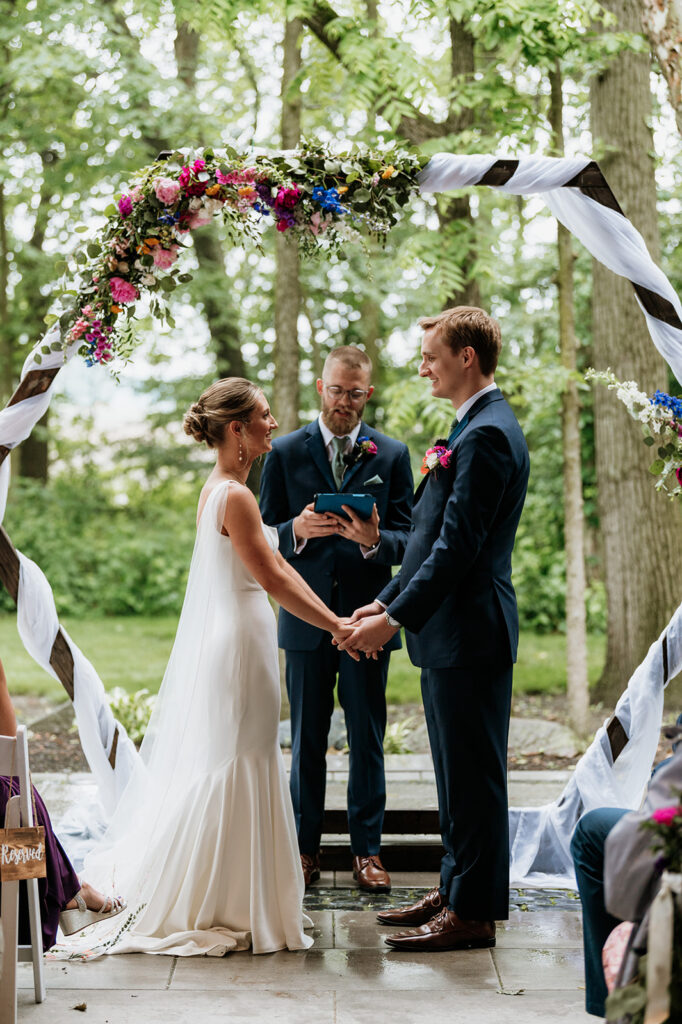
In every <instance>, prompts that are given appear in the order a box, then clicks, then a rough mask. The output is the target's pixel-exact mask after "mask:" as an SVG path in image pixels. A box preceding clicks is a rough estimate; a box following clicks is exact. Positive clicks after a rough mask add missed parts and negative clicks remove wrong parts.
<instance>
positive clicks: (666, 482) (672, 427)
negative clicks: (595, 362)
mask: <svg viewBox="0 0 682 1024" xmlns="http://www.w3.org/2000/svg"><path fill="white" fill-rule="evenodd" d="M585 379H586V380H595V381H598V382H599V383H601V384H606V386H607V387H608V389H609V390H610V391H615V392H616V397H617V398H619V399H620V401H621V402H622V403H623V405H624V406H625V407H626V409H627V410H628V412H629V413H630V415H631V416H632V418H633V419H635V420H637V421H638V422H639V423H640V424H641V427H642V434H643V440H644V444H645V445H647V446H648V447H649V448H653V447H654V446H656V445H657V447H656V458H655V459H654V461H653V462H652V463H651V465H650V466H649V472H650V473H651V474H652V476H655V477H657V480H656V490H658V491H665V493H666V494H668V495H669V497H670V498H675V497H677V496H678V495H679V494H682V399H680V398H675V397H674V396H673V395H668V394H666V393H665V392H664V391H656V392H655V393H654V394H653V395H652V396H651V397H650V396H649V395H647V394H645V393H644V392H643V391H640V389H639V386H638V385H637V383H636V382H635V381H633V380H625V381H621V380H618V379H617V377H616V376H615V374H614V373H612V372H611V370H593V369H590V370H588V371H587V373H586V374H585Z"/></svg>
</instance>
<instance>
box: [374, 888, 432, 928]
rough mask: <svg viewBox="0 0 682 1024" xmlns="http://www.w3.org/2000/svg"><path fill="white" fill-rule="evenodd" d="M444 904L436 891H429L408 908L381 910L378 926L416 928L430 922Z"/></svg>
mask: <svg viewBox="0 0 682 1024" xmlns="http://www.w3.org/2000/svg"><path fill="white" fill-rule="evenodd" d="M444 906H445V904H444V903H443V897H442V896H441V894H440V892H439V891H438V889H431V890H430V891H429V892H427V894H426V896H422V898H421V899H420V900H417V902H416V903H413V904H411V906H409V907H396V908H395V910H381V911H379V913H378V914H377V921H378V922H379V924H390V925H394V924H398V925H400V924H403V925H410V926H416V925H419V924H424V923H425V922H426V921H430V920H431V918H432V917H435V916H436V914H438V913H439V912H440V911H441V910H442V909H443V907H444Z"/></svg>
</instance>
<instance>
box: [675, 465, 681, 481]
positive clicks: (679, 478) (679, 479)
mask: <svg viewBox="0 0 682 1024" xmlns="http://www.w3.org/2000/svg"><path fill="white" fill-rule="evenodd" d="M675 476H676V477H677V482H678V484H682V466H678V467H677V469H676V470H675Z"/></svg>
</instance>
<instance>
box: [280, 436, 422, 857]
mask: <svg viewBox="0 0 682 1024" xmlns="http://www.w3.org/2000/svg"><path fill="white" fill-rule="evenodd" d="M359 436H360V437H368V438H369V439H370V440H371V441H374V443H375V445H376V447H377V451H376V454H374V455H371V454H369V453H365V454H362V455H359V453H358V452H357V451H356V452H355V454H356V455H359V457H358V458H357V459H354V461H353V462H352V464H351V465H349V466H348V468H347V469H346V471H345V473H344V476H343V480H342V484H341V487H340V488H337V486H336V484H335V482H334V477H333V475H332V468H331V465H330V462H329V457H328V455H327V451H326V448H325V444H324V440H323V438H322V434H321V431H320V427H319V423H318V421H317V420H315V421H314V422H313V423H310V424H308V425H307V426H305V427H302V428H301V429H300V430H295V431H293V432H292V433H290V434H287V435H286V436H284V437H280V438H277V439H276V440H274V441H273V444H272V451H271V452H270V453H269V455H268V456H267V458H266V460H265V465H264V467H263V475H262V477H261V485H260V509H261V515H262V517H263V520H264V522H266V523H267V524H268V525H270V526H276V527H277V530H278V533H279V548H280V551H281V553H282V555H283V556H284V558H286V559H287V561H288V562H289V563H290V564H291V565H292V566H293V567H294V568H295V569H296V570H297V571H298V572H300V574H301V575H302V576H303V578H304V579H305V581H306V582H307V583H308V585H309V586H310V587H311V588H312V589H313V590H314V591H315V593H316V594H318V596H319V597H320V598H321V599H322V600H323V601H324V602H325V604H327V605H329V606H330V607H331V608H333V609H334V610H335V611H336V612H337V613H338V614H339V615H344V616H345V615H352V613H353V612H354V611H355V609H356V608H358V607H360V605H363V604H367V603H368V602H369V601H371V600H373V599H374V597H375V595H376V594H377V592H378V591H379V590H381V589H382V588H383V587H384V586H385V585H386V584H387V583H388V581H389V580H390V578H391V567H392V566H394V565H399V564H400V563H401V561H402V558H403V553H404V550H405V545H406V543H407V538H408V535H409V527H410V512H411V509H412V499H413V487H414V484H413V479H412V470H411V468H410V458H409V453H408V450H407V446H406V445H404V444H403V443H402V442H400V441H395V440H394V439H393V438H390V437H386V435H385V434H380V433H379V432H378V431H377V430H373V429H372V428H371V427H369V426H367V424H366V423H361V424H360V433H359ZM351 458H354V456H353V455H351ZM338 490H340V491H341V493H343V492H345V493H346V494H349V493H353V492H362V493H368V494H371V495H372V497H373V498H374V500H375V501H376V505H377V511H378V513H379V531H380V538H381V543H380V545H379V548H378V550H377V552H376V553H375V554H374V555H373V557H371V558H363V555H362V551H361V550H360V546H359V545H358V544H357V543H355V542H353V541H350V540H346V539H344V538H343V537H341V536H339V535H338V534H335V535H332V536H329V537H312V538H310V539H309V540H308V541H307V542H306V544H305V546H304V548H303V550H302V551H300V553H298V554H297V553H296V551H295V549H294V536H293V530H292V521H293V519H294V518H295V517H296V516H297V515H298V514H299V513H300V512H301V511H302V509H303V508H304V507H305V506H306V505H307V504H309V503H310V502H311V501H312V500H313V498H314V495H315V494H316V493H325V492H326V493H328V492H336V491H338ZM278 634H279V646H280V647H282V648H284V650H285V651H286V682H287V692H288V695H289V703H290V705H291V726H292V767H291V797H292V802H293V805H294V815H295V818H296V827H297V831H298V840H299V847H300V850H301V853H307V854H311V855H312V854H315V853H316V852H317V850H318V849H319V846H320V836H321V833H322V818H323V815H324V793H325V778H326V759H325V755H326V749H327V734H328V731H329V723H330V719H331V715H332V711H333V708H334V685H335V682H336V675H337V672H338V693H339V702H340V703H341V706H342V707H343V710H344V713H345V719H346V728H347V732H348V745H349V778H348V825H349V831H350V839H351V847H352V850H353V853H354V854H355V855H356V856H367V855H371V854H378V853H379V847H380V845H381V828H382V825H383V817H384V807H385V803H386V784H385V779H384V757H383V738H384V731H385V728H386V699H385V689H386V677H387V674H388V659H389V653H390V650H394V649H395V648H397V647H399V646H400V639H399V635H396V637H394V638H393V640H392V641H391V643H390V644H387V645H386V650H384V651H383V652H381V653H380V654H379V657H378V661H373V660H371V659H366V658H361V660H360V661H359V662H356V661H353V660H352V659H351V658H350V656H349V655H348V654H345V653H340V652H339V651H338V650H337V649H336V648H335V647H334V646H333V645H332V643H331V638H330V636H329V634H328V633H326V632H324V630H321V629H317V628H316V627H315V626H311V625H309V624H308V623H306V622H303V621H302V620H301V619H299V618H297V617H296V616H295V615H292V614H291V613H290V612H287V611H286V610H285V609H284V608H281V609H280V611H279V625H278Z"/></svg>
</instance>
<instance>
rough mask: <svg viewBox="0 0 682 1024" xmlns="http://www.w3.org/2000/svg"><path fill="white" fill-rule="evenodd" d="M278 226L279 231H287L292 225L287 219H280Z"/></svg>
mask: <svg viewBox="0 0 682 1024" xmlns="http://www.w3.org/2000/svg"><path fill="white" fill-rule="evenodd" d="M276 226H277V230H278V231H286V229H287V228H288V227H289V226H290V225H289V223H288V221H286V220H278V221H277V225H276Z"/></svg>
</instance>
